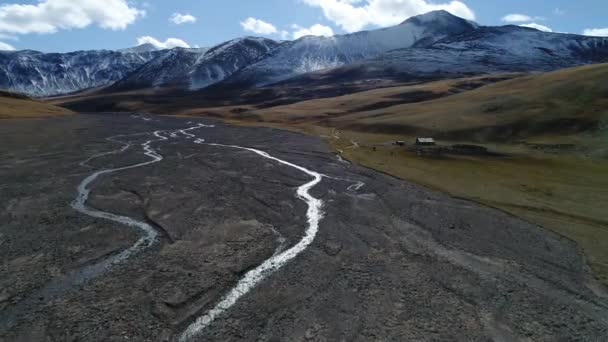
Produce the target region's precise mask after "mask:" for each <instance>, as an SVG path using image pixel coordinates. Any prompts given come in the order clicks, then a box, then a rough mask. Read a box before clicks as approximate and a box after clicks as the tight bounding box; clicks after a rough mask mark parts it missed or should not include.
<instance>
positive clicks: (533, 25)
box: [519, 23, 553, 32]
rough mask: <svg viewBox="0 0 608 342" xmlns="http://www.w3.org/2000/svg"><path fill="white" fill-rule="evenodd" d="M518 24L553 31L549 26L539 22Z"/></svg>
mask: <svg viewBox="0 0 608 342" xmlns="http://www.w3.org/2000/svg"><path fill="white" fill-rule="evenodd" d="M519 26H522V27H529V28H533V29H537V30H539V31H544V32H553V30H552V29H551V28H550V27H547V26H545V25H541V24H537V23H529V24H521V25H519Z"/></svg>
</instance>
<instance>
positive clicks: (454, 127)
mask: <svg viewBox="0 0 608 342" xmlns="http://www.w3.org/2000/svg"><path fill="white" fill-rule="evenodd" d="M473 80H474V79H473ZM454 82H455V81H440V82H433V83H427V84H423V85H417V86H408V87H398V88H386V89H378V90H372V91H367V92H362V93H357V94H351V95H346V96H341V97H336V98H331V99H322V100H312V101H305V102H300V103H296V104H292V105H287V106H279V107H274V108H270V109H264V110H260V111H257V112H253V113H251V114H256V115H258V116H260V117H262V118H264V119H266V120H270V121H275V122H291V123H292V122H300V123H301V122H308V123H317V122H320V121H323V125H328V126H332V127H337V128H342V129H350V130H357V131H362V132H368V133H369V132H375V133H385V134H405V135H410V134H424V135H432V136H436V137H439V138H446V139H453V140H466V141H479V142H487V141H495V142H499V141H509V140H514V139H520V138H529V137H539V136H543V135H549V136H550V135H569V134H577V133H580V132H586V131H594V130H597V129H598V128H599V127H601V126H602V124H603V123H604V122H606V120H607V119H608V64H600V65H592V66H585V67H581V68H574V69H567V70H561V71H557V72H552V73H548V74H542V75H533V76H527V77H519V78H515V79H511V80H507V81H503V82H498V83H494V84H490V85H487V86H484V87H481V88H478V89H474V90H471V91H466V92H459V93H457V94H455V95H452V96H437V97H441V98H439V99H432V95H433V94H440V93H444V92H446V91H449V90H448V89H449V88H450V87H453V86H454ZM471 82H473V81H471ZM429 94H430V95H431V96H430V97H431V98H430V100H429V101H415V103H404V104H396V105H392V104H394V102H395V99H397V98H406V97H412V96H425V95H426V96H428V95H429ZM448 95H449V94H448Z"/></svg>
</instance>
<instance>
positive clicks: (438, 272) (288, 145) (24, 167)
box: [0, 114, 608, 341]
mask: <svg viewBox="0 0 608 342" xmlns="http://www.w3.org/2000/svg"><path fill="white" fill-rule="evenodd" d="M199 123H203V124H206V125H214V127H207V126H205V127H203V126H200V128H193V127H197V126H198V125H199ZM43 128H44V129H43ZM185 128H193V129H191V130H188V131H186V132H180V130H183V129H185ZM143 132H151V133H146V134H140V133H143ZM153 132H157V133H158V134H159V135H160V136H162V137H164V139H160V138H159V137H158V136H155V134H154V133H153ZM192 135H194V136H192ZM113 136H114V137H115V138H114V140H115V141H112V140H107V139H106V138H108V137H113ZM116 136H119V137H116ZM0 137H1V138H0V156H1V157H0V189H1V191H0V203H1V204H2V205H1V206H0V258H1V259H2V267H1V268H0V341H15V340H17V341H42V340H44V341H100V340H105V341H114V340H124V339H127V338H128V339H131V340H136V341H172V340H177V339H179V338H180V336H181V337H183V336H184V335H183V332H184V331H185V330H186V329H187V328H188V327H189V326H191V324H192V323H193V322H195V321H196V320H197V319H199V318H201V317H204V316H205V315H208V314H209V312H210V310H212V309H213V308H214V307H216V306H217V304H218V303H219V302H220V301H221V300H222V298H225V296H226V295H227V294H228V293H229V292H230V290H231V289H233V288H234V287H235V286H236V285H237V284H239V281H242V279H244V278H246V277H247V276H248V275H250V274H251V272H255V271H256V269H259V267H260V265H262V264H263V263H264V262H265V261H267V260H269V259H272V258H273V257H276V256H281V255H285V253H287V252H289V251H291V250H293V248H294V247H295V246H297V245H298V244H299V243H301V241H303V239H304V238H305V237H306V236H309V235H308V234H309V233H310V231H309V228H310V227H311V222H310V220H309V218H310V217H308V218H307V212H308V213H309V214H310V205H307V202H306V201H305V199H306V198H302V196H300V197H298V196H296V191H297V190H298V189H301V188H302V186H303V185H304V184H306V183H309V182H311V181H312V180H313V177H311V175H310V174H307V173H306V172H302V171H301V170H299V169H297V168H295V167H293V166H289V165H287V164H284V163H281V162H277V160H272V159H269V158H266V157H263V156H262V155H260V154H257V153H255V152H252V151H251V150H243V149H239V148H231V147H226V146H217V145H209V143H212V144H213V143H219V144H224V145H233V146H242V147H248V148H254V149H257V150H259V151H264V152H267V153H269V154H270V155H271V156H273V157H274V158H277V159H279V160H281V161H284V162H287V163H292V164H293V165H296V166H299V167H301V168H305V169H306V170H310V171H311V172H314V173H318V174H322V175H323V177H322V179H321V180H320V182H318V184H314V186H312V187H311V189H310V190H309V195H310V198H309V200H310V199H315V200H319V201H320V203H322V207H321V209H322V212H323V213H324V215H323V217H322V219H321V221H320V222H319V226H318V232H316V233H315V234H313V235H314V236H313V237H314V239H313V240H312V241H311V242H310V244H309V245H307V246H305V248H304V249H303V250H301V252H300V253H298V254H297V255H294V257H293V258H292V259H290V260H288V261H287V262H285V263H284V264H283V265H281V266H282V267H280V268H270V269H269V271H267V272H265V273H264V274H263V275H264V276H263V277H262V279H260V281H259V282H257V283H255V284H253V286H252V287H251V289H250V290H249V291H248V292H246V293H243V294H242V296H239V297H238V299H237V300H236V301H235V302H234V303H232V304H231V305H230V306H229V307H226V308H225V310H223V311H222V312H221V314H219V315H217V317H215V319H214V320H212V321H211V322H209V324H207V325H206V326H205V327H204V328H202V329H199V330H197V332H196V334H193V335H190V336H187V339H186V340H192V341H254V340H255V341H277V340H281V341H304V340H313V341H335V340H344V341H370V340H379V341H404V340H417V341H438V340H446V341H454V340H456V341H489V340H494V341H512V340H513V341H517V340H522V341H526V340H529V341H604V340H607V339H608V296H607V293H606V291H605V289H604V288H603V287H601V286H600V285H599V284H597V283H596V282H595V281H594V280H593V278H592V277H591V276H590V275H589V274H588V272H587V269H586V267H585V264H584V260H583V259H582V257H581V254H580V253H579V251H578V250H577V248H576V245H575V244H574V243H573V242H571V241H569V240H567V239H565V238H563V237H560V236H558V235H556V234H554V233H551V232H549V231H547V230H545V229H543V228H541V227H538V226H535V225H532V224H530V223H527V222H525V221H522V220H520V219H517V218H515V217H512V216H510V215H507V214H505V213H503V212H500V211H497V210H494V209H490V208H487V207H483V206H480V205H478V204H475V203H472V202H468V201H464V200H459V199H454V198H451V197H449V196H447V195H444V194H441V193H437V192H434V191H431V190H429V189H426V188H423V187H420V186H417V185H414V184H411V183H409V182H407V181H403V180H399V179H395V178H392V177H389V176H387V175H384V174H381V173H378V172H375V171H372V170H368V169H365V168H361V167H358V166H355V165H351V164H349V163H346V162H344V161H341V160H339V159H338V158H337V157H336V156H335V155H334V154H333V153H332V152H331V151H330V150H329V149H328V147H327V146H326V145H325V144H324V143H323V142H322V141H320V140H318V139H316V138H313V137H308V136H304V135H300V134H296V133H290V132H286V131H280V130H274V129H268V128H246V127H233V126H228V125H224V124H219V123H214V122H209V121H199V120H193V121H190V119H179V118H166V117H146V116H139V115H125V114H122V115H114V114H106V115H79V116H75V117H71V118H57V119H41V120H29V121H28V120H11V121H7V122H3V124H2V125H0ZM117 141H122V142H123V143H124V142H128V143H130V144H131V145H130V146H129V148H128V149H124V150H123V149H122V147H123V146H125V145H124V144H121V143H120V142H117ZM149 141H151V142H149ZM148 142H149V143H148ZM146 143H147V147H148V150H146ZM108 152H114V153H108ZM144 153H148V155H146V154H144ZM154 155H157V156H161V157H162V160H159V161H158V162H155V163H151V164H148V165H144V166H141V167H134V168H130V169H123V170H120V171H116V172H109V173H106V174H101V175H99V177H98V178H97V179H96V180H94V181H93V182H92V183H91V184H90V190H91V193H90V195H89V197H88V199H87V201H86V205H87V206H88V207H89V208H91V210H94V211H99V212H103V213H111V214H112V215H115V216H121V217H128V218H131V219H132V220H134V221H137V222H143V223H145V224H146V225H148V226H150V227H152V228H153V230H154V231H155V232H156V234H157V237H156V239H155V240H154V243H152V244H151V245H150V246H143V247H142V248H140V249H137V250H136V251H134V253H133V254H132V255H129V256H128V257H126V258H124V259H116V256H117V255H120V254H121V253H122V252H123V251H125V250H128V249H130V248H133V246H134V244H136V243H137V241H138V240H139V239H140V238H141V237H142V236H143V234H142V231H141V229H138V228H137V227H133V226H127V225H124V224H120V223H117V222H115V221H113V220H110V219H108V218H103V217H102V218H99V217H97V218H96V217H92V216H91V215H86V214H85V213H83V212H79V211H77V210H75V209H74V208H73V207H72V206H71V203H72V202H73V201H74V199H75V198H76V196H77V187H78V186H79V184H82V182H83V180H85V179H86V178H87V177H89V176H90V175H92V174H94V173H95V172H96V171H99V170H110V169H119V168H124V167H126V166H129V165H137V164H142V163H146V162H149V161H151V160H154ZM91 156H96V157H95V158H93V159H89V158H90V157H91ZM83 161H87V162H86V163H83ZM308 204H309V203H308ZM108 260H115V261H116V262H107V261H108Z"/></svg>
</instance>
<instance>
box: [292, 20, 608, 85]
mask: <svg viewBox="0 0 608 342" xmlns="http://www.w3.org/2000/svg"><path fill="white" fill-rule="evenodd" d="M421 45H422V44H418V45H417V46H415V47H413V48H406V49H396V50H392V51H389V52H386V53H383V54H381V55H380V56H378V57H375V58H370V59H366V60H363V61H359V62H355V63H353V64H350V65H347V66H343V67H340V68H334V69H329V70H322V71H319V72H315V73H310V74H304V75H301V76H298V77H295V78H293V79H291V80H287V81H286V82H285V83H294V84H296V83H297V84H318V83H330V82H354V81H360V80H370V79H394V80H407V79H411V78H420V77H432V78H452V77H462V76H470V75H478V74H486V73H502V72H530V71H533V72H536V71H539V72H545V71H552V70H557V69H561V68H568V67H574V66H580V65H585V64H592V63H600V62H606V61H608V38H598V37H586V36H580V35H573V34H561V33H550V32H541V31H538V30H535V29H530V28H525V27H518V26H502V27H481V28H478V29H476V30H474V31H470V32H466V33H463V34H457V35H452V36H449V37H446V38H443V39H441V40H439V41H437V42H434V43H432V44H429V45H426V46H421Z"/></svg>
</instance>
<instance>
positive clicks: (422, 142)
mask: <svg viewBox="0 0 608 342" xmlns="http://www.w3.org/2000/svg"><path fill="white" fill-rule="evenodd" d="M416 145H418V146H434V145H435V139H433V138H416Z"/></svg>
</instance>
